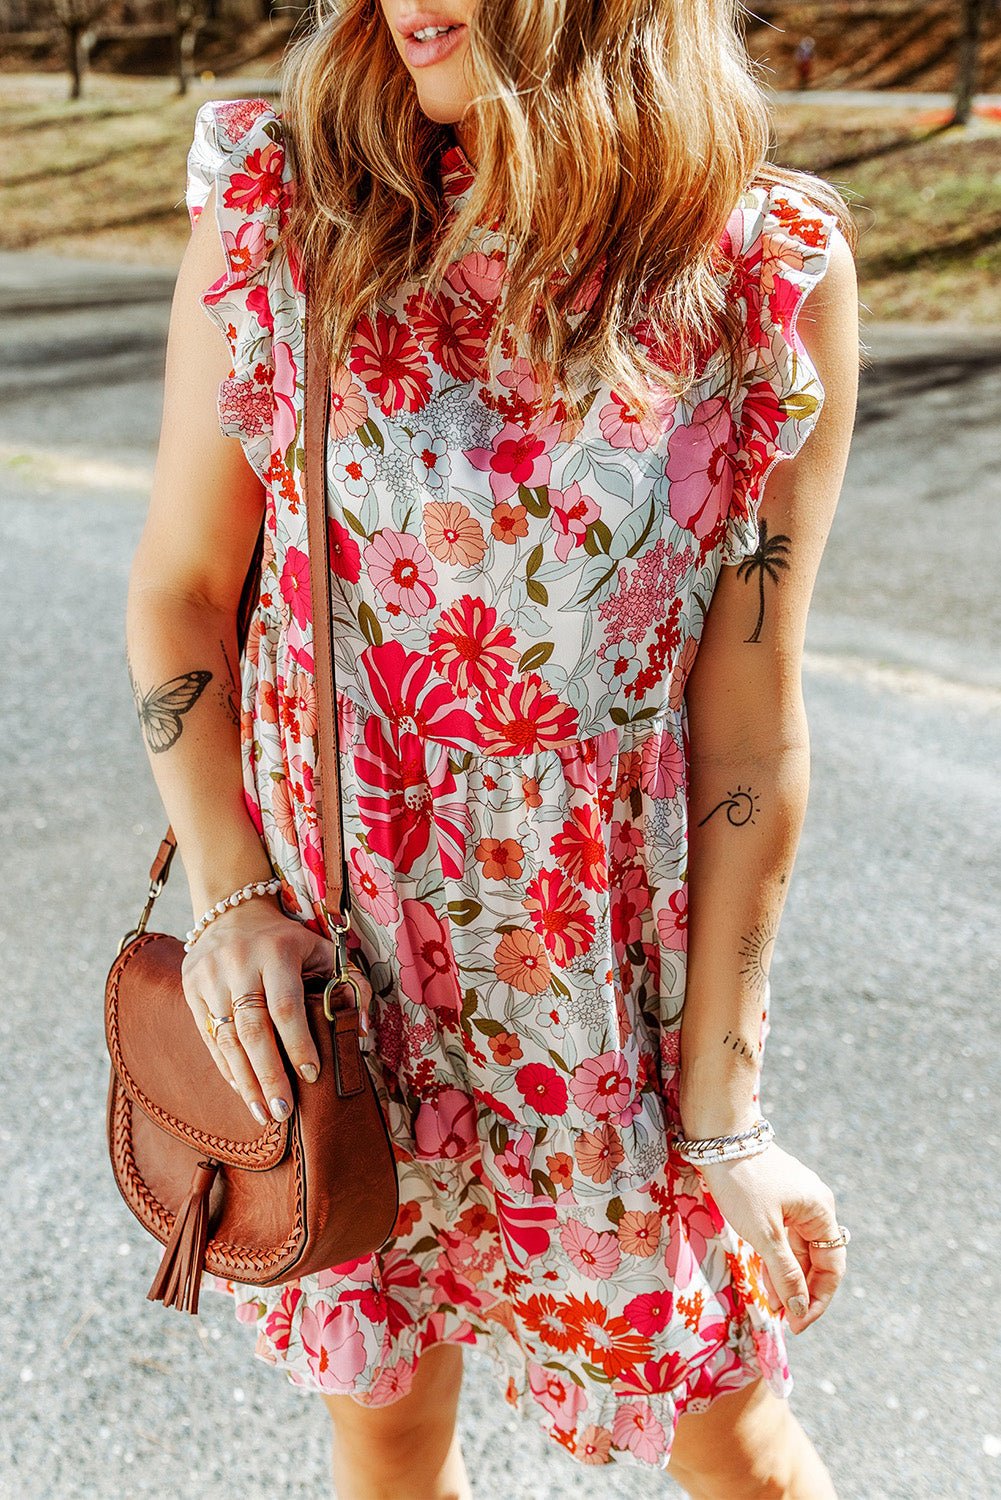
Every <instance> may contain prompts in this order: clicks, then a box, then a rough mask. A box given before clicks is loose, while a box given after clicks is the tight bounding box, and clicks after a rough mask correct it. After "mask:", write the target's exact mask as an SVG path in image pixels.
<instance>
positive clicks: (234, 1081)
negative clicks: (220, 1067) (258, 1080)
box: [229, 1078, 240, 1094]
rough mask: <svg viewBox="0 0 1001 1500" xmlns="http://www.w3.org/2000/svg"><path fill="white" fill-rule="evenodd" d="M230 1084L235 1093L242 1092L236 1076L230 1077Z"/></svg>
mask: <svg viewBox="0 0 1001 1500" xmlns="http://www.w3.org/2000/svg"><path fill="white" fill-rule="evenodd" d="M229 1086H230V1088H231V1089H232V1090H233V1092H234V1094H238V1093H239V1092H240V1088H239V1085H238V1084H237V1081H236V1079H235V1078H231V1079H229Z"/></svg>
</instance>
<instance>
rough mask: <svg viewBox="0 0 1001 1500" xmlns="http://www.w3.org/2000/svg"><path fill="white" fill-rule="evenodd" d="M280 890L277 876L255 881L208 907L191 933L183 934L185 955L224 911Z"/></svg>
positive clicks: (273, 894) (274, 894) (280, 885)
mask: <svg viewBox="0 0 1001 1500" xmlns="http://www.w3.org/2000/svg"><path fill="white" fill-rule="evenodd" d="M281 888H282V883H281V881H280V880H279V879H278V878H277V876H276V877H275V878H274V879H273V880H255V881H252V882H251V884H250V885H245V886H244V887H243V889H242V890H240V891H234V892H233V894H232V896H227V897H226V899H225V901H217V902H216V904H215V906H210V907H209V909H208V911H207V912H206V913H205V915H204V916H203V917H200V918H199V919H198V921H197V922H196V923H195V925H194V927H192V929H191V931H190V932H187V933H185V935H184V951H185V953H189V952H190V951H191V949H192V947H193V946H194V944H195V942H196V940H197V939H198V938H200V937H201V935H202V933H203V932H204V931H205V929H206V927H208V926H209V925H210V923H212V922H214V921H215V919H216V917H221V916H222V914H223V912H224V911H228V910H229V909H230V907H232V906H239V905H240V904H241V902H243V901H250V900H251V899H252V898H253V897H254V896H277V894H278V892H279V891H280V890H281Z"/></svg>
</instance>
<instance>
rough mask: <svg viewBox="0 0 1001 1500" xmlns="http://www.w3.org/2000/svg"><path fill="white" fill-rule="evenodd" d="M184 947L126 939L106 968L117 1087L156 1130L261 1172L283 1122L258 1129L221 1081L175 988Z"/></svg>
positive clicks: (164, 939)
mask: <svg viewBox="0 0 1001 1500" xmlns="http://www.w3.org/2000/svg"><path fill="white" fill-rule="evenodd" d="M183 958H184V945H183V944H182V943H181V942H180V941H179V940H178V939H177V938H175V937H170V936H168V935H167V934H165V933H157V932H153V933H144V934H143V935H142V936H141V937H137V938H133V940H132V941H131V942H130V943H129V944H128V945H127V946H126V948H125V949H124V950H123V952H122V953H121V954H119V956H118V958H117V959H116V960H115V962H114V963H113V964H112V966H111V971H110V973H109V974H108V983H107V989H106V992H105V1004H104V1019H105V1035H106V1038H107V1044H108V1053H109V1055H110V1057H111V1062H112V1066H113V1067H114V1069H115V1072H116V1073H117V1075H118V1077H119V1078H120V1080H121V1083H122V1087H123V1089H124V1090H125V1092H126V1094H127V1095H128V1097H129V1098H130V1099H131V1100H132V1102H133V1104H135V1105H137V1106H138V1108H139V1109H141V1110H142V1111H143V1112H144V1113H145V1114H146V1115H148V1116H149V1118H150V1119H151V1120H153V1121H154V1122H155V1123H156V1124H157V1125H159V1126H160V1127H161V1128H162V1129H164V1130H167V1131H169V1132H170V1133H171V1135H174V1136H176V1137H177V1138H178V1140H181V1141H184V1142H185V1144H186V1145H189V1146H191V1147H192V1148H193V1149H194V1150H196V1151H201V1152H204V1154H205V1155H206V1156H212V1157H214V1158H215V1159H216V1160H217V1161H221V1162H222V1163H223V1164H224V1165H225V1166H230V1167H244V1168H246V1169H248V1170H250V1171H266V1170H267V1169H268V1168H269V1167H274V1166H277V1164H278V1163H279V1162H280V1161H281V1160H282V1158H283V1157H284V1155H285V1153H286V1151H287V1150H288V1143H289V1124H290V1121H289V1120H271V1121H269V1123H268V1124H267V1125H264V1126H261V1125H258V1123H257V1121H256V1120H255V1119H254V1117H253V1115H252V1114H251V1113H250V1111H249V1109H248V1108H247V1106H246V1104H244V1102H243V1100H242V1099H241V1097H240V1095H239V1094H237V1092H236V1091H235V1089H233V1088H231V1087H230V1085H229V1084H228V1083H227V1082H226V1080H225V1079H224V1078H223V1076H222V1074H221V1073H220V1072H219V1069H218V1068H217V1067H216V1065H215V1063H214V1062H213V1060H212V1055H211V1053H210V1052H209V1049H208V1047H207V1045H206V1041H205V1040H204V1039H203V1038H202V1036H201V1035H200V1034H199V1031H198V1026H197V1023H196V1021H195V1018H194V1017H193V1015H192V1014H191V1011H190V1010H189V1008H188V1003H187V1001H186V1000H185V998H184V992H183V990H182V988H181V962H182V960H183Z"/></svg>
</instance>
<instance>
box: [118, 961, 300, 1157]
mask: <svg viewBox="0 0 1001 1500" xmlns="http://www.w3.org/2000/svg"><path fill="white" fill-rule="evenodd" d="M163 936H164V934H162V933H158V932H147V933H145V934H143V935H142V936H141V937H138V938H135V939H134V940H133V941H132V942H131V943H129V945H128V947H127V948H125V949H124V951H123V952H122V954H121V956H120V957H119V958H118V959H117V960H116V961H115V963H114V965H113V966H112V969H111V973H110V974H109V975H108V986H107V1004H106V1006H105V1015H106V1022H107V1024H106V1027H105V1030H106V1032H107V1041H108V1052H109V1053H110V1055H111V1061H112V1064H113V1066H114V1069H115V1072H116V1073H117V1075H118V1077H119V1079H120V1081H121V1084H122V1088H123V1089H124V1090H125V1092H126V1093H127V1094H128V1095H129V1096H130V1098H131V1099H132V1100H133V1102H134V1103H135V1104H138V1105H139V1107H140V1109H142V1110H143V1111H144V1112H145V1113H146V1114H147V1115H149V1117H150V1119H151V1120H153V1121H155V1123H156V1124H157V1125H159V1126H161V1127H162V1129H164V1130H167V1131H169V1132H170V1134H171V1135H173V1136H176V1137H177V1139H178V1140H180V1141H183V1142H184V1144H185V1145H186V1146H191V1147H192V1148H193V1149H194V1150H196V1151H204V1152H205V1153H206V1155H214V1156H218V1157H222V1158H223V1159H224V1164H225V1165H227V1166H228V1165H233V1166H237V1167H243V1168H244V1169H245V1170H247V1171H251V1172H253V1171H258V1172H260V1171H266V1170H268V1168H270V1167H274V1166H276V1165H277V1164H278V1162H280V1161H282V1160H283V1158H284V1156H285V1151H286V1149H287V1147H288V1128H289V1122H288V1121H287V1120H270V1121H269V1122H268V1125H267V1127H266V1128H265V1129H264V1130H262V1131H261V1134H260V1135H259V1136H256V1137H255V1138H254V1139H253V1140H251V1141H237V1140H232V1139H231V1138H229V1137H228V1136H221V1135H212V1134H210V1132H209V1131H207V1130H199V1129H198V1127H197V1126H195V1125H189V1124H188V1123H187V1122H186V1121H184V1120H179V1119H178V1118H177V1116H176V1115H172V1114H171V1113H170V1111H169V1110H166V1109H164V1108H163V1106H162V1105H159V1104H156V1103H155V1102H154V1101H153V1100H152V1099H151V1098H150V1097H149V1095H148V1094H147V1093H145V1092H144V1090H143V1089H141V1088H140V1087H139V1085H138V1084H137V1083H136V1081H135V1079H134V1078H133V1076H132V1074H131V1073H130V1072H129V1070H128V1068H127V1067H126V1066H125V1060H124V1058H123V1056H122V1039H121V1032H120V1029H119V1017H118V992H119V988H120V985H121V981H122V975H123V974H124V973H125V969H126V966H127V965H128V963H129V962H130V961H131V960H132V959H133V958H135V956H136V955H137V954H138V953H139V952H140V950H141V949H143V948H144V947H145V946H146V944H147V943H152V942H156V941H158V940H162V938H163ZM172 941H174V942H176V941H177V939H176V938H175V939H173V940H172ZM191 1024H192V1025H194V1021H193V1020H192V1023H191Z"/></svg>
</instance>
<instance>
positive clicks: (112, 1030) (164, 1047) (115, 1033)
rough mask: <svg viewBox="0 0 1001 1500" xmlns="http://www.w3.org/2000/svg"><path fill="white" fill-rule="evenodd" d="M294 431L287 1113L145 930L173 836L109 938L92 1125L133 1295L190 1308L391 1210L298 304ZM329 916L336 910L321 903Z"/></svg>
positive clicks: (320, 469)
mask: <svg viewBox="0 0 1001 1500" xmlns="http://www.w3.org/2000/svg"><path fill="white" fill-rule="evenodd" d="M306 324H307V350H306V395H305V413H304V428H305V432H304V446H305V450H306V511H307V527H308V537H309V555H310V559H311V563H312V566H311V568H310V574H311V581H312V604H313V630H314V654H315V661H316V695H317V711H318V721H319V723H320V725H321V733H320V740H319V756H318V759H319V767H318V769H319V773H320V775H319V794H320V798H321V803H320V811H321V813H322V814H325V815H324V816H323V817H322V820H321V827H322V834H323V856H324V868H325V870H326V874H327V891H326V899H325V906H326V910H327V912H328V914H331V916H330V927H331V931H332V933H333V936H334V939H335V952H336V955H337V958H336V963H335V970H334V973H333V975H332V976H331V977H330V978H329V979H324V978H320V979H311V978H304V990H305V1005H306V1016H307V1020H308V1024H309V1028H310V1031H311V1032H312V1036H313V1040H314V1042H315V1043H316V1049H317V1052H318V1054H319V1058H320V1074H319V1077H318V1078H317V1080H316V1082H315V1083H303V1082H302V1081H300V1080H299V1078H298V1075H297V1073H296V1071H295V1069H294V1068H293V1067H292V1066H291V1064H290V1062H289V1059H288V1056H287V1054H286V1052H285V1049H284V1047H283V1045H282V1040H281V1037H280V1036H279V1035H278V1033H277V1032H276V1033H275V1037H276V1042H277V1045H278V1048H279V1052H280V1053H281V1056H282V1061H283V1063H284V1064H285V1066H286V1071H287V1073H288V1077H289V1079H290V1081H291V1084H292V1100H291V1102H292V1105H293V1109H292V1114H291V1115H290V1116H289V1118H288V1119H287V1120H282V1121H278V1120H272V1121H269V1123H268V1124H267V1125H264V1126H259V1125H258V1124H257V1123H256V1121H255V1120H254V1119H253V1117H252V1116H251V1114H250V1111H249V1110H248V1109H247V1106H246V1104H244V1102H243V1100H242V1099H241V1098H240V1097H239V1095H238V1094H237V1093H236V1092H235V1090H234V1089H232V1088H231V1087H230V1085H229V1084H228V1083H227V1082H226V1080H225V1079H224V1078H223V1077H222V1075H221V1073H220V1072H219V1070H218V1068H217V1067H216V1065H215V1062H214V1061H213V1059H212V1056H211V1054H210V1052H209V1050H208V1047H207V1046H206V1045H205V1042H204V1040H203V1039H202V1037H201V1035H200V1033H199V1030H198V1027H197V1025H196V1022H195V1020H194V1018H193V1016H192V1014H191V1011H190V1009H189V1007H188V1004H187V1002H186V1000H185V998H184V993H183V990H182V988H181V962H182V959H183V957H184V947H183V944H182V943H181V941H180V939H179V938H176V937H172V936H170V935H168V934H167V933H160V932H149V931H147V924H148V921H149V917H150V914H151V912H152V908H153V903H154V901H155V900H156V898H157V896H158V895H159V894H160V891H161V890H162V889H163V886H164V883H165V881H166V879H167V875H168V872H169V870H170V864H171V860H172V859H173V856H174V851H175V848H176V842H175V839H174V834H173V831H172V830H171V829H168V830H167V834H166V837H165V838H164V840H163V842H162V843H161V845H160V848H159V850H158V851H157V856H156V859H155V860H154V861H153V865H152V868H151V870H150V885H149V896H148V899H147V902H146V905H145V907H144V909H143V912H142V915H141V916H140V918H139V921H138V923H137V925H136V926H135V928H133V929H132V931H131V932H129V933H127V934H126V936H125V937H124V938H123V939H122V943H121V945H120V947H119V951H118V956H117V957H116V959H115V961H114V963H113V964H112V966H111V969H110V971H109V973H108V980H107V985H106V989H105V1036H106V1040H107V1046H108V1053H109V1055H110V1058H111V1078H110V1083H109V1088H108V1103H107V1137H108V1148H109V1152H110V1156H111V1164H112V1167H113V1169H114V1174H115V1181H116V1182H117V1184H118V1187H119V1189H120V1191H121V1194H122V1197H123V1198H124V1199H125V1202H126V1203H127V1204H128V1206H129V1208H130V1209H131V1210H132V1212H133V1213H134V1214H135V1216H136V1218H137V1219H138V1220H139V1222H140V1224H142V1225H143V1227H144V1228H145V1229H147V1230H148V1231H149V1232H150V1234H152V1235H154V1236H155V1237H156V1238H157V1239H158V1240H159V1241H160V1242H161V1244H163V1245H164V1247H165V1248H164V1253H163V1258H162V1260H161V1263H160V1267H159V1269H158V1271H157V1274H156V1276H155V1278H154V1280H153V1284H152V1286H151V1287H150V1289H149V1292H148V1293H147V1299H148V1300H149V1301H153V1302H157V1301H162V1302H163V1303H165V1304H166V1305H167V1306H168V1307H170V1306H173V1307H177V1308H180V1309H181V1310H182V1311H187V1312H190V1313H197V1312H198V1292H199V1286H200V1282H201V1277H202V1274H203V1271H205V1270H207V1271H209V1272H211V1273H213V1274H214V1275H217V1276H221V1277H225V1278H226V1279H227V1280H233V1281H240V1282H247V1283H249V1284H251V1285H254V1286H279V1285H281V1284H282V1283H284V1282H287V1281H292V1280H295V1279H296V1278H298V1277H300V1276H308V1275H312V1274H313V1273H315V1272H317V1271H322V1270H326V1269H328V1268H329V1267H331V1266H337V1265H341V1264H343V1263H344V1262H346V1261H350V1260H353V1259H355V1258H356V1257H358V1256H362V1255H367V1254H370V1253H371V1252H373V1251H375V1250H378V1249H379V1248H380V1247H381V1246H382V1245H383V1244H385V1242H386V1240H387V1239H388V1237H389V1235H390V1233H391V1232H392V1229H393V1225H394V1224H395V1222H396V1216H397V1213H398V1211H399V1187H398V1181H397V1175H396V1164H395V1159H394V1155H393V1149H392V1145H391V1143H390V1139H389V1134H388V1131H387V1129H386V1122H385V1120H384V1118H383V1115H382V1110H381V1109H380V1107H379V1101H378V1097H377V1095H376V1092H375V1088H374V1085H373V1082H372V1076H371V1074H370V1072H369V1069H368V1064H367V1062H366V1060H365V1055H364V1053H363V1051H362V1049H361V1041H360V1036H359V1017H358V1003H357V1002H358V990H357V988H356V987H355V982H354V980H353V979H352V978H351V975H350V972H349V969H348V966H347V959H346V946H345V935H346V933H347V930H348V925H349V921H350V894H349V888H348V884H347V880H346V865H345V860H344V833H343V824H342V817H341V792H340V776H339V763H338V762H339V747H338V742H337V700H336V691H335V683H334V663H333V649H332V635H331V617H332V612H331V602H330V567H329V554H328V550H327V548H328V544H327V503H326V469H327V465H326V461H325V453H326V446H327V429H328V420H329V414H330V395H329V391H330V386H329V379H326V380H324V379H321V378H319V376H318V374H317V372H318V371H320V370H322V369H323V363H322V358H323V356H322V350H321V345H320V338H319V330H318V329H315V330H314V329H312V327H311V325H310V319H309V317H308V316H307V319H306ZM262 541H263V529H262V535H261V538H259V541H258V546H257V549H256V550H255V554H254V558H253V559H252V561H251V565H250V569H249V571H248V574H247V581H246V584H245V585H244V590H243V597H242V599H241V605H240V622H239V626H240V629H239V634H240V647H241V651H242V650H243V647H244V645H245V643H246V635H247V627H248V624H249V621H250V618H251V616H252V614H253V610H254V606H255V604H256V601H257V598H258V591H259V587H260V576H259V574H260V556H261V543H262ZM334 913H336V914H337V915H336V916H333V915H332V914H334Z"/></svg>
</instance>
